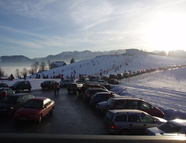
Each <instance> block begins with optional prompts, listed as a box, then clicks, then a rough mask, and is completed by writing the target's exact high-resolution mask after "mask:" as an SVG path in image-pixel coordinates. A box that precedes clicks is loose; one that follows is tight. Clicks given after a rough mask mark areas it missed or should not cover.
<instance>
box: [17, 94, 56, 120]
mask: <svg viewBox="0 0 186 143" xmlns="http://www.w3.org/2000/svg"><path fill="white" fill-rule="evenodd" d="M54 107H55V101H54V100H51V99H49V98H47V97H35V98H32V99H30V100H28V101H27V102H25V103H24V104H23V106H22V107H21V108H20V109H19V110H17V111H16V112H15V114H14V119H15V120H24V121H35V122H37V123H41V122H42V119H43V118H44V117H45V116H46V115H48V114H49V113H52V112H53V109H54Z"/></svg>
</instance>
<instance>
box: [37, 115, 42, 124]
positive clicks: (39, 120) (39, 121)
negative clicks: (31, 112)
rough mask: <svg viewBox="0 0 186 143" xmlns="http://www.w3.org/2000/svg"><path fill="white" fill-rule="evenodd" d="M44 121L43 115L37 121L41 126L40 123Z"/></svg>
mask: <svg viewBox="0 0 186 143" xmlns="http://www.w3.org/2000/svg"><path fill="white" fill-rule="evenodd" d="M42 120H43V117H42V115H40V116H39V119H38V121H37V122H38V124H40V123H41V122H42Z"/></svg>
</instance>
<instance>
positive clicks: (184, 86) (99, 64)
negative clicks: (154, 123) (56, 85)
mask: <svg viewBox="0 0 186 143" xmlns="http://www.w3.org/2000/svg"><path fill="white" fill-rule="evenodd" d="M179 64H184V65H186V59H183V58H170V57H162V56H154V55H138V56H126V55H117V56H100V57H97V58H94V59H91V60H84V61H79V62H76V63H73V64H69V65H67V66H63V67H59V68H55V69H52V70H49V71H45V72H43V73H40V74H41V77H42V75H48V76H49V77H53V76H54V75H58V74H63V75H64V77H66V76H71V75H74V74H75V77H76V78H77V77H78V75H79V74H86V75H92V74H98V75H99V73H100V72H102V74H103V75H109V74H110V73H123V72H124V71H128V70H132V71H137V70H142V69H148V68H151V67H161V66H167V65H179ZM74 71H75V72H74ZM34 77H35V76H31V79H30V77H28V78H27V80H30V82H31V84H32V90H36V89H41V87H40V83H41V82H42V81H44V80H46V79H35V78H34ZM17 80H23V79H17ZM17 80H14V81H5V82H6V83H7V84H8V85H12V84H13V83H14V82H16V81H17ZM56 80H58V81H59V80H60V79H56ZM126 87H127V91H123V92H122V93H121V95H125V94H130V95H131V96H133V97H139V98H143V99H144V100H146V101H148V102H150V103H151V104H153V105H155V106H157V107H159V108H160V109H162V110H163V111H164V112H165V114H166V117H165V118H166V119H174V118H182V119H186V110H185V109H186V68H179V69H173V70H167V71H156V72H153V73H147V74H142V75H139V76H136V77H132V78H130V79H122V80H121V83H120V84H119V85H117V86H116V85H115V86H113V88H112V89H111V90H112V91H114V92H116V93H117V92H119V91H121V90H122V89H124V88H126Z"/></svg>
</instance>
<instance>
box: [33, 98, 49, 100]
mask: <svg viewBox="0 0 186 143" xmlns="http://www.w3.org/2000/svg"><path fill="white" fill-rule="evenodd" d="M45 99H49V98H48V97H34V98H32V99H30V100H45Z"/></svg>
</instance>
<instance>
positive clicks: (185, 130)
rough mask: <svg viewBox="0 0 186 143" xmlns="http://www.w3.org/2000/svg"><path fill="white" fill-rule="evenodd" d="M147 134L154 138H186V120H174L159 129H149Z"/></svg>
mask: <svg viewBox="0 0 186 143" xmlns="http://www.w3.org/2000/svg"><path fill="white" fill-rule="evenodd" d="M146 134H147V135H154V136H186V120H183V119H174V120H170V121H167V122H166V123H163V124H161V125H160V126H158V127H152V128H147V129H146Z"/></svg>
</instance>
